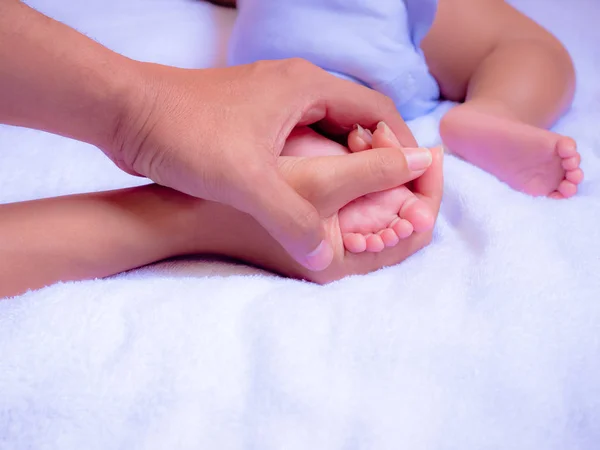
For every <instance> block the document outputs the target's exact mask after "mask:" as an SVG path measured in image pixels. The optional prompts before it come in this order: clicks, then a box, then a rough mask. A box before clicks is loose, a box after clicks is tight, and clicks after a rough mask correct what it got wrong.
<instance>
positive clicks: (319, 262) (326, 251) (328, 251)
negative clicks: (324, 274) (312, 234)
mask: <svg viewBox="0 0 600 450" xmlns="http://www.w3.org/2000/svg"><path fill="white" fill-rule="evenodd" d="M332 260H333V248H331V245H329V242H327V241H325V240H322V241H321V243H320V244H319V246H318V247H317V248H316V249H314V250H313V251H312V252H310V253H309V254H308V255H306V264H307V266H308V268H309V269H310V270H313V271H315V272H318V271H320V270H324V269H326V268H327V267H329V265H330V264H331V261H332Z"/></svg>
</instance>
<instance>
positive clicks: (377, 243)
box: [366, 234, 385, 253]
mask: <svg viewBox="0 0 600 450" xmlns="http://www.w3.org/2000/svg"><path fill="white" fill-rule="evenodd" d="M366 240H367V251H368V252H371V253H379V252H380V251H382V250H383V249H384V248H385V244H384V243H383V240H382V239H381V236H379V235H377V234H370V235H369V236H367V239H366Z"/></svg>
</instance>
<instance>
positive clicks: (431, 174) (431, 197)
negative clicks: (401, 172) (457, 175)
mask: <svg viewBox="0 0 600 450" xmlns="http://www.w3.org/2000/svg"><path fill="white" fill-rule="evenodd" d="M431 155H432V157H433V158H432V162H431V166H430V167H429V169H427V171H426V172H425V173H424V174H423V175H422V176H421V177H419V178H417V179H416V180H415V181H413V182H412V188H413V191H414V193H415V194H417V195H418V196H419V197H420V198H421V199H422V200H424V201H426V202H428V203H429V204H430V205H431V207H432V208H434V210H435V212H436V214H437V212H438V211H439V209H440V204H441V202H442V195H443V192H444V170H443V160H444V152H443V150H442V149H441V147H436V148H433V149H432V150H431Z"/></svg>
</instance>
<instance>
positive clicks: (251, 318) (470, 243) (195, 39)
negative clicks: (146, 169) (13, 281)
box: [0, 0, 600, 450]
mask: <svg viewBox="0 0 600 450" xmlns="http://www.w3.org/2000/svg"><path fill="white" fill-rule="evenodd" d="M1 1H2V0H0V2H1ZM29 3H30V4H33V5H35V6H36V7H40V8H41V9H43V10H44V11H46V12H48V13H49V14H51V15H53V16H54V17H57V18H59V19H61V20H64V21H65V22H67V23H68V24H70V25H74V26H76V27H77V28H78V29H79V30H82V31H84V32H86V33H88V34H90V35H91V36H92V37H94V38H95V39H98V40H99V41H100V42H102V43H104V44H108V45H110V46H111V47H112V48H115V49H116V50H118V51H120V52H123V53H125V54H127V55H128V56H131V57H133V58H138V59H145V60H150V61H156V62H160V63H165V64H175V65H180V66H185V67H206V66H209V65H216V64H221V63H224V60H222V59H221V58H220V57H221V56H223V54H224V49H225V47H226V42H227V36H228V32H229V30H230V26H231V24H232V22H233V19H234V16H235V12H234V11H230V10H226V9H222V8H221V9H220V8H216V7H211V6H210V5H208V4H206V3H203V2H198V1H190V0H88V1H85V2H83V1H81V2H74V1H72V0H30V1H29ZM517 5H518V6H519V7H520V8H522V9H524V10H525V11H526V12H527V13H529V14H531V15H532V16H533V17H534V18H536V19H537V20H540V21H541V22H542V23H543V24H544V25H546V26H548V27H549V28H550V29H551V30H552V31H554V32H555V33H557V35H558V37H559V38H561V39H562V40H563V41H564V42H565V43H566V44H567V46H568V48H569V50H570V51H571V52H572V54H573V58H574V60H575V65H576V67H577V75H578V77H579V87H578V90H577V95H576V99H575V105H574V106H573V109H572V110H571V112H569V114H568V115H567V116H566V117H565V119H564V120H563V121H562V122H561V124H560V125H559V127H558V130H559V131H561V132H563V133H568V134H570V135H572V136H574V137H575V138H576V139H577V140H578V142H579V147H580V150H581V154H582V157H583V162H582V164H583V170H584V171H585V173H586V181H585V182H584V184H583V185H582V188H581V192H580V194H578V195H577V197H575V198H574V199H572V200H568V201H564V202H556V201H551V200H548V199H542V198H540V199H532V198H528V197H527V196H525V195H522V194H519V193H517V192H514V191H512V190H511V189H510V188H509V187H507V186H505V185H503V184H502V183H500V182H499V181H497V180H496V179H495V178H494V177H493V176H491V175H489V174H486V173H485V172H483V171H481V170H479V169H477V168H475V167H473V166H470V165H469V164H467V163H466V162H464V161H460V160H459V159H457V158H454V157H452V156H448V157H447V158H446V160H445V166H444V174H445V196H444V201H443V207H442V211H441V213H440V217H439V220H438V224H437V226H436V233H435V239H434V242H433V243H432V244H431V245H430V246H429V247H428V248H427V249H425V250H423V251H422V252H419V253H418V254H417V255H415V256H414V257H412V258H409V259H408V260H407V261H405V262H404V263H402V264H399V265H397V266H394V267H390V268H387V269H384V270H381V271H379V272H376V273H372V274H370V275H366V276H361V277H352V278H348V279H345V280H341V281H339V282H337V283H334V284H332V285H330V286H324V287H321V286H313V285H310V284H308V283H302V282H299V281H294V280H286V279H282V278H278V277H274V276H269V275H266V274H265V273H264V272H259V271H257V270H255V269H252V268H249V267H243V266H232V265H227V266H225V265H223V264H221V265H217V264H211V263H210V262H207V261H205V260H201V259H198V258H194V259H190V260H185V261H181V260H177V261H174V262H171V263H168V264H167V263H163V264H158V265H153V266H151V267H148V268H145V269H141V270H135V271H131V272H129V273H126V274H123V275H120V276H118V277H115V278H113V279H110V280H93V281H86V282H80V283H63V284H59V285H55V286H52V287H49V288H47V289H42V290H40V291H36V292H31V293H29V294H26V295H23V296H21V297H19V298H15V299H11V300H2V301H0V449H1V450H5V449H6V450H29V449H34V450H55V449H56V450H115V449H118V450H154V449H156V450H181V449H186V450H187V449H190V450H197V449H201V450H213V449H215V450H281V449H286V450H287V449H290V450H296V449H298V450H306V449H310V450H355V449H356V450H363V449H367V450H398V449H403V450H598V448H599V445H598V443H599V442H600V375H599V374H600V331H599V328H600V276H599V273H600V226H599V224H600V128H599V127H598V125H599V124H600V83H599V78H598V74H599V73H600V46H598V43H599V42H600V27H598V26H597V24H598V23H600V11H599V9H598V8H600V4H599V3H598V2H597V0H573V1H572V2H570V3H569V7H568V8H566V7H565V2H564V1H563V0H519V1H518V3H517ZM438 112H440V111H436V112H435V113H434V114H430V115H428V116H426V117H424V118H422V119H419V120H418V121H413V122H411V123H410V126H411V127H412V129H413V130H414V131H415V132H416V133H417V136H418V140H419V141H420V143H422V144H427V143H430V144H433V143H435V142H436V141H437V140H438V136H437V134H436V129H437V125H438V123H437V119H438V118H439V114H438ZM190 126H195V124H190ZM199 145H201V143H200V144H199ZM135 183H140V180H139V179H138V178H135V177H131V176H128V175H126V174H123V173H122V172H120V171H119V170H117V169H116V168H115V167H114V166H113V165H112V163H111V162H110V161H108V159H107V158H105V157H104V156H103V155H102V153H101V152H100V151H99V150H97V149H95V148H93V147H91V146H89V145H86V144H82V143H79V142H75V141H72V140H68V139H64V138H60V137H57V136H51V135H48V134H45V133H40V132H35V131H29V130H24V129H19V128H14V127H2V126H0V202H9V201H19V200H27V199H31V198H39V197H48V196H52V195H60V194H68V193H73V192H86V191H90V190H100V189H110V188H117V187H124V186H131V185H132V184H135ZM2 238H3V237H2V236H0V248H1V245H2ZM226 275H229V276H226Z"/></svg>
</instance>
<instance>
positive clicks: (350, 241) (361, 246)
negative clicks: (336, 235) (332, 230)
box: [343, 233, 367, 253]
mask: <svg viewBox="0 0 600 450" xmlns="http://www.w3.org/2000/svg"><path fill="white" fill-rule="evenodd" d="M343 241H344V247H346V250H348V251H349V252H350V253H362V252H364V251H366V250H367V240H366V239H365V237H364V236H363V235H362V234H359V233H346V234H344V236H343Z"/></svg>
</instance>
